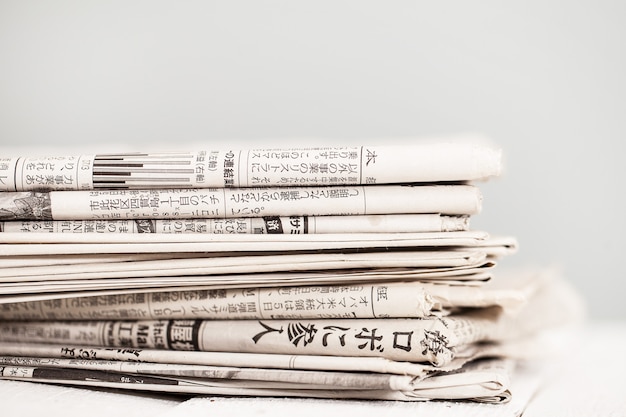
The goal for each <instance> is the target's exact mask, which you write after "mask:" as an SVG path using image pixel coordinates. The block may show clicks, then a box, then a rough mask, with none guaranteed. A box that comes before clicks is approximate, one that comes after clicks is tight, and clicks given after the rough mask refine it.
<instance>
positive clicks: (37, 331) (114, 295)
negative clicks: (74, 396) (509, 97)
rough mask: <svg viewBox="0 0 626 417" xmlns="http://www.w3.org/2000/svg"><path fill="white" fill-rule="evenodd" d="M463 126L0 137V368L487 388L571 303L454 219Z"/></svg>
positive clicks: (170, 384)
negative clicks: (69, 144)
mask: <svg viewBox="0 0 626 417" xmlns="http://www.w3.org/2000/svg"><path fill="white" fill-rule="evenodd" d="M500 154H501V152H500V151H499V150H498V149H495V148H493V147H491V146H486V145H483V144H472V143H466V142H438V143H421V142H419V141H416V143H415V145H411V146H402V147H394V146H378V147H367V146H363V147H324V148H305V147H302V148H293V149H247V150H245V149H244V150H242V149H216V150H201V151H191V152H174V153H127V154H100V155H74V156H8V155H7V156H6V157H5V158H3V164H2V165H0V232H1V233H0V266H1V267H2V268H0V378H2V379H15V380H26V381H31V382H38V383H47V384H61V385H73V386H88V387H92V388H93V389H97V388H121V389H125V390H134V391H144V392H146V391H156V392H164V393H165V392H167V393H178V394H184V395H190V394H194V395H195V394H197V395H228V396H270V397H305V398H334V399H342V398H345V399H349V398H350V399H369V400H400V401H426V400H433V399H438V400H468V401H476V402H486V403H504V402H507V401H509V400H510V399H511V398H512V396H514V395H515V392H513V391H511V387H512V386H514V385H513V384H512V382H511V378H512V375H514V370H515V367H516V362H517V361H518V360H520V359H523V358H527V357H529V356H531V353H533V352H536V351H541V350H540V349H533V348H531V347H532V346H533V345H535V344H536V343H535V339H536V337H538V335H540V334H541V333H542V332H545V331H550V329H554V328H556V327H558V326H560V325H562V324H564V323H568V322H571V321H572V318H574V317H576V316H577V315H579V311H580V308H579V305H578V303H577V297H576V295H575V294H573V293H572V291H571V289H570V288H569V287H568V286H567V283H566V282H565V281H564V280H562V279H560V277H559V276H558V274H556V273H555V272H554V271H552V270H549V269H528V270H526V269H524V270H517V271H504V270H501V268H499V267H497V265H496V264H497V263H498V262H499V260H500V259H502V258H504V257H506V256H508V255H511V254H514V253H515V252H516V250H517V242H516V240H515V238H514V237H509V236H497V237H496V236H490V235H489V234H488V233H487V232H485V231H477V230H472V229H471V228H470V218H471V216H472V215H475V214H477V213H479V212H480V210H481V207H482V196H481V194H480V191H479V187H478V186H477V185H476V181H485V180H488V179H489V178H492V177H495V176H497V175H499V173H500V171H501V161H500Z"/></svg>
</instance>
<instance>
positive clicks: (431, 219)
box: [0, 214, 469, 234]
mask: <svg viewBox="0 0 626 417" xmlns="http://www.w3.org/2000/svg"><path fill="white" fill-rule="evenodd" d="M465 230H469V216H444V215H440V214H379V215H369V216H368V215H364V216H289V217H280V216H270V217H248V218H246V217H240V218H234V219H164V220H153V219H136V220H39V221H37V220H31V221H28V220H24V221H8V222H0V232H5V233H121V234H132V233H212V234H316V233H419V232H458V231H465Z"/></svg>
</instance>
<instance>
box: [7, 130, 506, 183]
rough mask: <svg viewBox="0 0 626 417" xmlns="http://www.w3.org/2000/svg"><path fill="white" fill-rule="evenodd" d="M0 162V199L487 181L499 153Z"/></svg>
mask: <svg viewBox="0 0 626 417" xmlns="http://www.w3.org/2000/svg"><path fill="white" fill-rule="evenodd" d="M0 162H1V164H0V191H27V190H37V191H41V190H91V189H116V188H117V189H132V188H139V189H141V188H227V187H267V186H326V185H339V186H342V185H357V184H388V183H408V182H442V181H469V180H480V179H487V178H489V177H492V176H497V175H499V173H500V170H501V152H500V150H498V149H495V148H493V147H490V146H486V145H484V144H479V143H477V142H476V141H474V142H469V141H437V142H423V141H422V142H419V141H414V142H412V143H408V144H405V145H402V146H398V145H396V146H346V147H294V148H291V149H276V148H274V149H262V148H259V149H232V148H231V149H214V150H200V151H194V152H171V153H123V154H98V155H70V156H68V155H65V156H48V155H46V156H42V157H37V156H14V157H4V158H2V159H1V160H0Z"/></svg>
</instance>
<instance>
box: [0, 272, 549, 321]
mask: <svg viewBox="0 0 626 417" xmlns="http://www.w3.org/2000/svg"><path fill="white" fill-rule="evenodd" d="M525 278H526V279H520V277H499V280H498V281H497V282H496V283H493V282H492V283H489V284H486V285H484V286H481V287H472V286H460V285H456V286H451V285H445V284H432V283H426V282H374V283H363V282H354V283H348V282H344V283H342V284H341V285H313V286H301V285H300V286H282V287H267V288H263V287H256V288H250V287H248V288H237V289H235V288H210V287H209V288H191V289H179V290H172V291H153V292H130V291H128V289H124V290H121V291H118V292H117V293H113V292H110V293H108V294H106V295H94V296H86V295H85V294H84V293H83V294H82V296H75V297H68V296H66V295H65V294H64V295H63V296H61V297H62V298H60V297H59V296H55V295H54V294H50V295H49V296H48V298H46V299H42V300H39V301H31V302H17V303H3V304H0V319H2V320H111V319H114V320H120V319H218V320H224V319H229V320H241V319H313V318H390V317H392V318H402V317H406V318H419V317H429V316H434V315H439V316H442V315H448V314H449V313H450V312H451V311H455V310H458V309H461V308H477V307H490V306H499V307H500V308H502V309H503V311H506V312H511V313H512V312H515V311H518V310H519V309H520V308H521V307H522V306H523V305H524V304H525V303H526V301H527V300H528V298H529V297H530V296H531V295H532V294H533V293H534V292H535V291H536V289H537V287H538V286H540V285H541V283H542V281H543V278H542V277H541V275H539V274H537V275H530V274H529V276H528V277H525ZM502 281H505V282H506V284H502ZM498 282H499V283H500V284H498Z"/></svg>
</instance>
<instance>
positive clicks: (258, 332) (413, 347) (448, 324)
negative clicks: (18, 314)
mask: <svg viewBox="0 0 626 417" xmlns="http://www.w3.org/2000/svg"><path fill="white" fill-rule="evenodd" d="M498 318H499V314H498V310H497V309H482V310H476V311H472V312H469V313H466V314H463V315H455V316H450V317H443V318H432V319H431V318H426V319H311V320H306V321H299V320H136V321H113V320H107V321H87V322H80V321H74V322H68V321H65V322H60V321H33V322H11V321H6V322H2V323H0V341H7V342H18V341H21V342H23V343H46V342H47V343H69V344H72V343H73V344H76V343H87V344H91V345H93V346H106V347H133V348H146V349H173V350H200V351H218V352H230V351H236V352H248V353H281V354H312V355H333V356H377V357H384V358H387V359H391V360H398V361H403V360H404V361H410V362H429V363H431V364H433V365H437V366H442V365H446V364H448V363H450V361H451V360H452V359H453V358H454V355H455V351H456V349H457V348H462V347H464V346H466V345H469V344H472V343H474V342H477V341H480V340H490V339H491V338H492V337H494V336H496V335H494V334H490V333H493V331H495V330H496V329H497V322H498Z"/></svg>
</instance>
